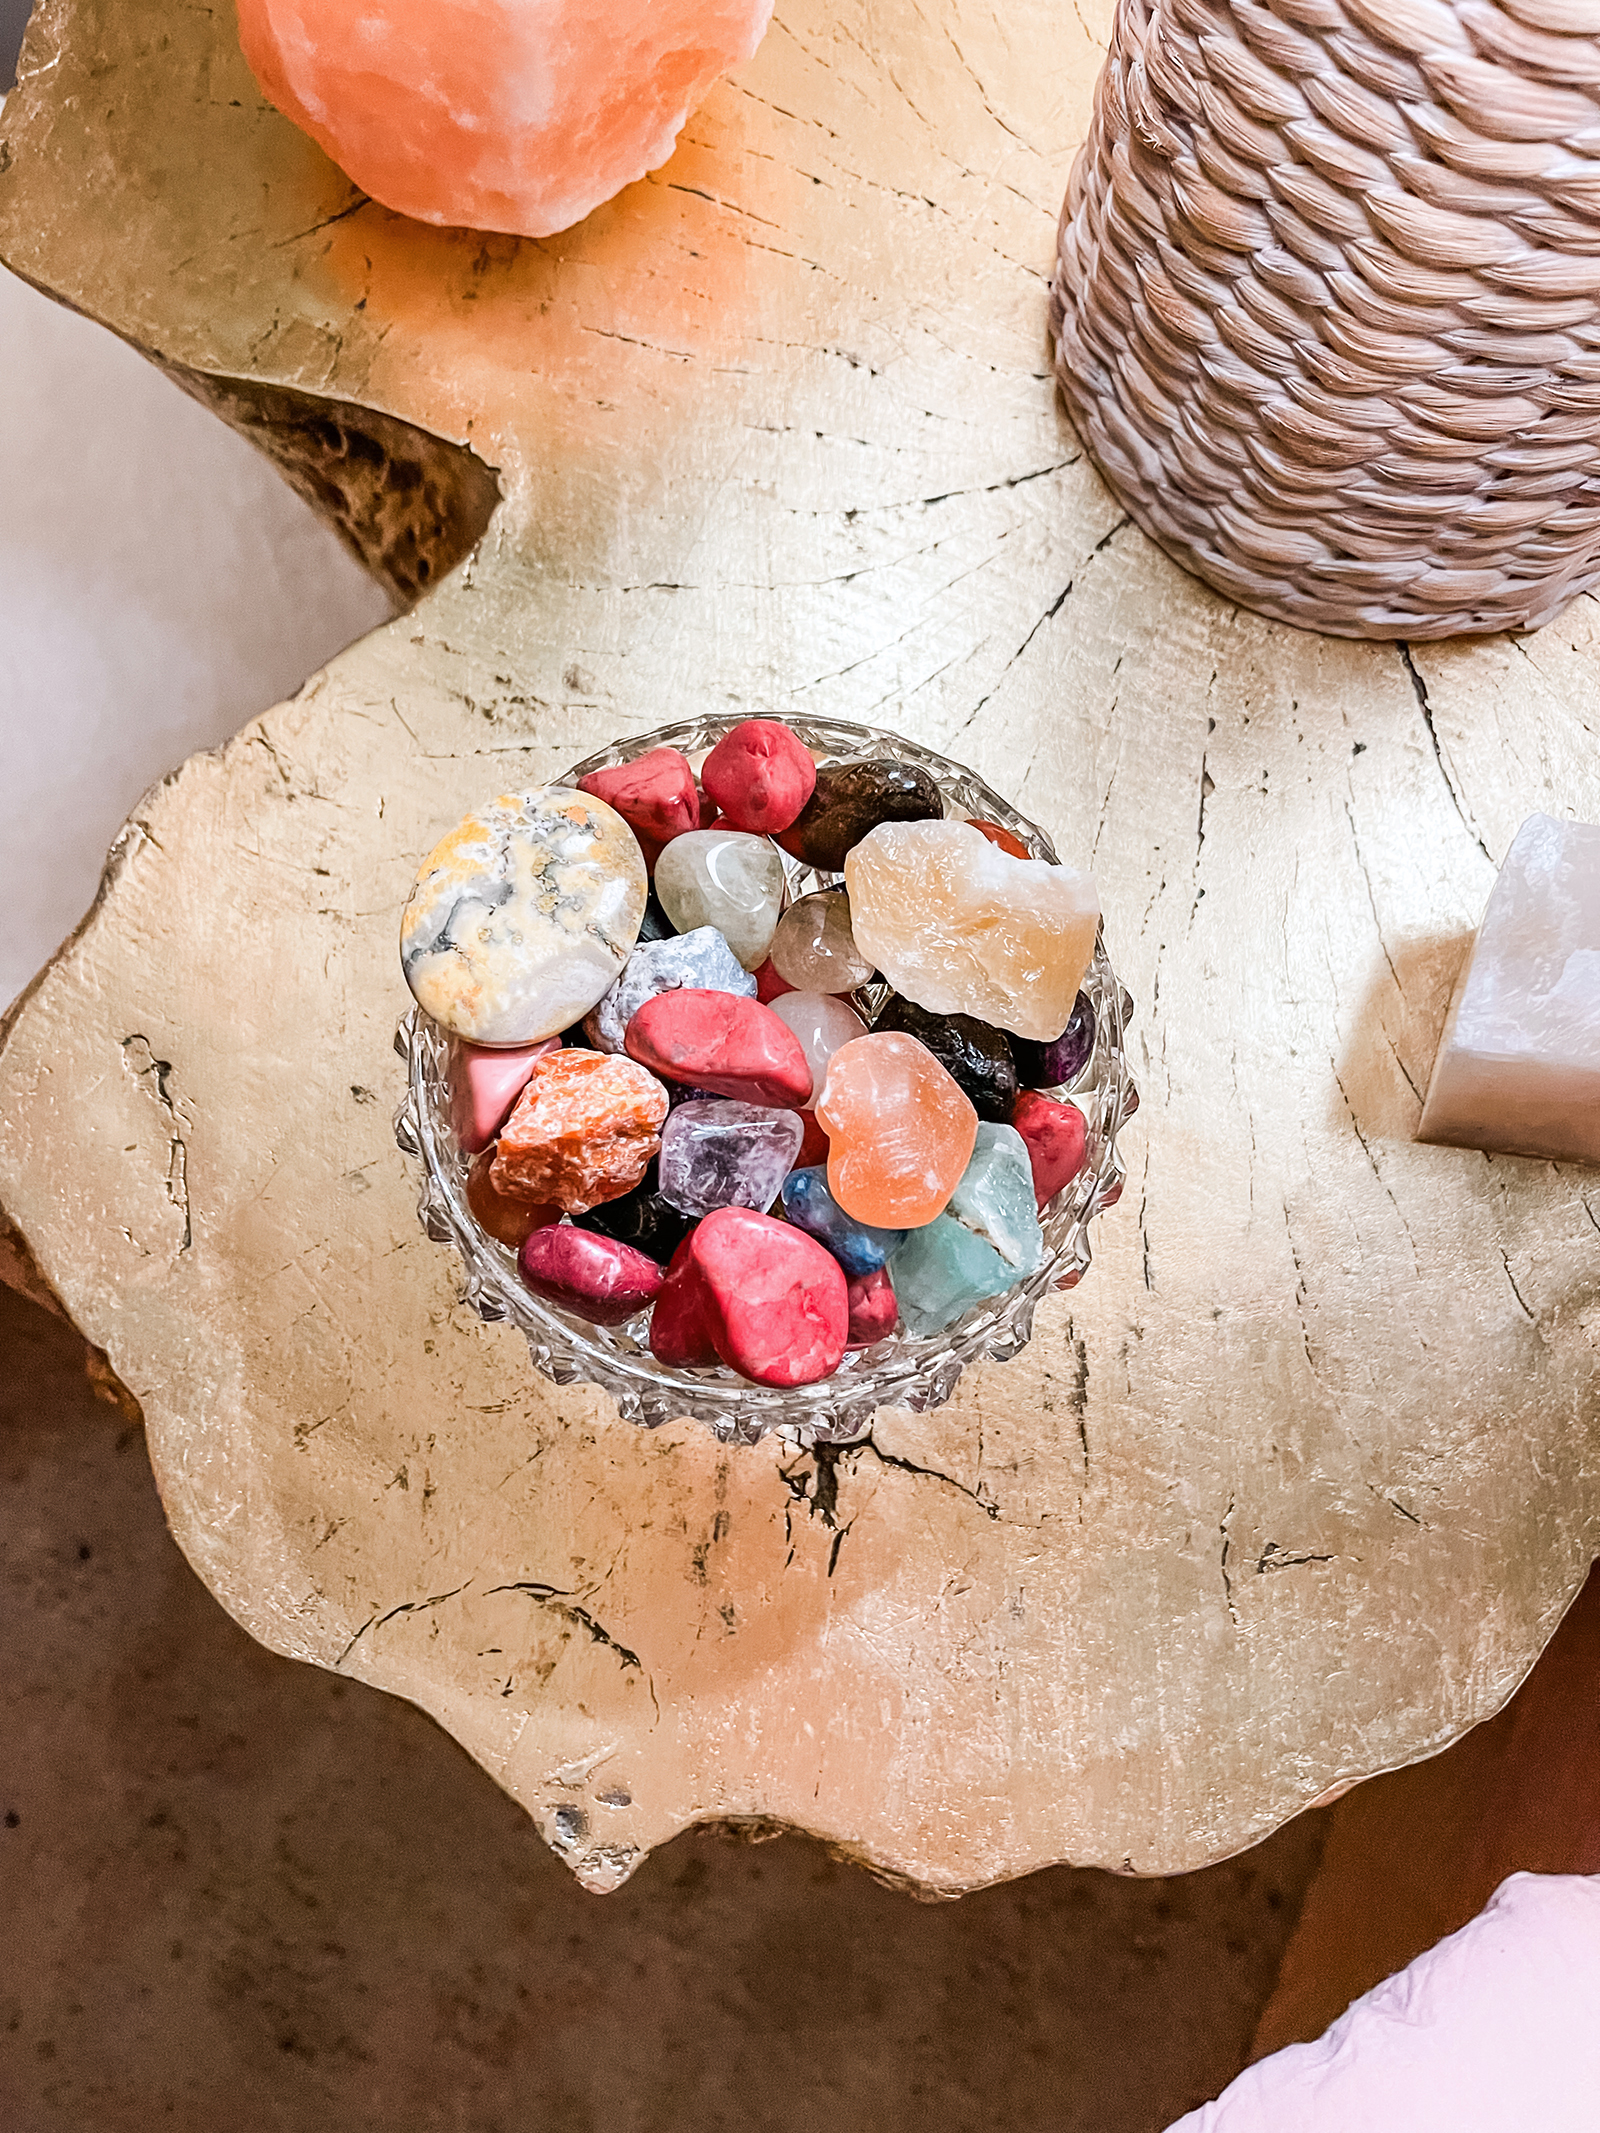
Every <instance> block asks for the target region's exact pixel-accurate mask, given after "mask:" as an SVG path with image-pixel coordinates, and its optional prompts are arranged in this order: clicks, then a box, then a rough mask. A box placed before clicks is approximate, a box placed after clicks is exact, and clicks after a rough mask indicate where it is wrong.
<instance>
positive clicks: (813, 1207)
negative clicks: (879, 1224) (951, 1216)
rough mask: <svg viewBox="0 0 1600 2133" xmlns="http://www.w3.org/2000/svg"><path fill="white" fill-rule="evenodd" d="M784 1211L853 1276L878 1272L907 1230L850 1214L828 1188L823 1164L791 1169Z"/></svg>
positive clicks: (784, 1193) (784, 1187) (787, 1179)
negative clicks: (879, 1226)
mask: <svg viewBox="0 0 1600 2133" xmlns="http://www.w3.org/2000/svg"><path fill="white" fill-rule="evenodd" d="M783 1211H784V1213H785V1214H786V1215H787V1216H788V1218H789V1220H790V1221H791V1222H792V1223H793V1224H794V1226H795V1228H796V1229H803V1230H804V1231H805V1232H806V1234H807V1235H808V1236H811V1237H815V1238H816V1240H817V1242H818V1243H819V1244H821V1245H824V1246H825V1247H826V1248H827V1249H828V1250H829V1251H830V1252H832V1254H833V1256H834V1258H835V1259H837V1260H838V1262H839V1264H840V1265H841V1266H842V1267H843V1268H844V1270H845V1272H846V1273H847V1274H849V1275H850V1276H851V1277H852V1279H853V1278H854V1277H856V1276H857V1275H860V1274H875V1273H876V1272H877V1271H878V1269H879V1267H881V1266H882V1265H883V1263H884V1261H885V1260H886V1259H887V1258H888V1256H889V1254H890V1253H891V1252H892V1251H894V1250H895V1249H896V1248H897V1247H898V1246H899V1243H900V1240H901V1238H902V1237H904V1236H905V1234H906V1232H905V1231H904V1230H903V1229H874V1228H872V1226H871V1225H870V1224H869V1223H866V1222H857V1221H856V1220H855V1219H854V1218H853V1217H852V1216H850V1215H847V1214H846V1213H845V1211H844V1209H843V1208H842V1207H841V1206H840V1205H839V1203H838V1201H837V1200H836V1199H835V1198H834V1197H833V1194H832V1193H831V1192H829V1190H828V1173H827V1171H826V1170H825V1169H824V1168H823V1167H822V1165H821V1164H817V1165H815V1166H813V1167H812V1168H811V1169H808V1170H791V1171H790V1173H789V1175H788V1176H787V1177H786V1178H785V1179H784V1181H783Z"/></svg>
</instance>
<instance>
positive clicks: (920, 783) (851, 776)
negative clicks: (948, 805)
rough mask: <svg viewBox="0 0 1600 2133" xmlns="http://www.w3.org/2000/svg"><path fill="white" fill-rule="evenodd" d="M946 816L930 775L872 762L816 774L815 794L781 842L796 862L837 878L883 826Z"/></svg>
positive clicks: (884, 761)
mask: <svg viewBox="0 0 1600 2133" xmlns="http://www.w3.org/2000/svg"><path fill="white" fill-rule="evenodd" d="M943 813H944V801H943V800H942V799H941V798H940V797H939V787H938V785H937V783H936V782H935V781H934V779H933V778H932V777H931V776H930V775H929V773H928V772H927V771H926V770H913V769H912V768H911V767H910V766H909V765H908V764H905V763H892V762H889V761H888V760H887V759H885V758H877V757H875V758H873V759H871V760H869V761H866V762H860V763H835V764H834V765H833V766H832V768H831V769H828V770H819V771H818V772H817V788H816V791H815V792H814V793H813V794H812V795H811V798H810V799H809V800H808V801H807V802H806V804H805V806H804V807H803V808H802V809H801V810H800V812H799V814H798V815H797V816H796V817H795V819H794V821H793V822H792V823H791V824H790V825H789V827H788V828H787V829H786V830H785V831H784V832H783V835H782V836H781V837H780V838H779V839H778V842H779V843H780V844H781V845H782V846H783V848H784V850H785V851H786V852H788V853H789V854H790V855H791V856H792V857H793V858H795V859H799V860H801V861H803V862H804V864H805V865H806V866H808V867H817V868H819V869H820V870H821V871H822V872H823V873H825V874H837V873H839V872H840V871H841V870H842V869H843V866H844V861H845V854H846V853H847V852H848V851H849V850H850V849H851V847H852V846H853V845H857V844H859V843H860V842H861V840H862V838H863V837H864V836H865V835H866V834H867V832H868V830H874V829H876V828H877V827H878V824H879V823H880V822H927V821H929V820H930V819H934V820H936V819H937V818H938V817H940V816H941V815H943Z"/></svg>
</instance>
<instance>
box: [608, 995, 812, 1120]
mask: <svg viewBox="0 0 1600 2133" xmlns="http://www.w3.org/2000/svg"><path fill="white" fill-rule="evenodd" d="M624 1042H625V1043H626V1045H627V1049H628V1056H629V1058H630V1059H636V1060H637V1061H638V1062H639V1064H640V1065H641V1066H644V1067H648V1068H649V1069H650V1071H651V1073H652V1074H659V1075H660V1076H661V1077H662V1078H663V1080H666V1081H686V1082H689V1083H691V1084H692V1085H693V1086H694V1087H695V1088H697V1089H709V1090H710V1091H711V1092H712V1094H713V1095H716V1096H731V1097H733V1098H734V1099H735V1100H736V1101H737V1102H740V1103H747V1104H767V1105H771V1106H773V1107H775V1108H778V1109H782V1110H794V1111H798V1110H799V1109H800V1108H801V1106H802V1105H804V1104H808V1103H809V1102H810V1101H811V1063H810V1061H809V1060H808V1059H807V1058H806V1055H805V1050H804V1048H803V1047H802V1045H801V1043H800V1040H799V1038H798V1037H796V1036H795V1034H794V1032H793V1031H792V1030H791V1029H789V1028H788V1027H787V1026H786V1025H785V1024H784V1023H783V1022H782V1021H780V1020H779V1018H778V1016H776V1015H775V1014H774V1013H773V1012H772V1009H771V1008H770V1007H763V1006H762V1005H761V1002H760V1001H759V1000H747V999H741V998H740V997H739V996H738V995H737V994H734V993H726V992H710V991H707V990H705V989H703V988H701V987H699V986H692V985H683V986H680V987H679V988H678V989H677V991H675V992H659V993H657V994H656V995H655V997H654V998H653V999H649V1000H646V1001H645V1003H644V1005H643V1006H642V1007H640V1008H639V1009H637V1010H636V1012H635V1013H634V1015H633V1017H632V1019H631V1020H630V1021H629V1023H628V1028H627V1033H626V1036H625V1038H624Z"/></svg>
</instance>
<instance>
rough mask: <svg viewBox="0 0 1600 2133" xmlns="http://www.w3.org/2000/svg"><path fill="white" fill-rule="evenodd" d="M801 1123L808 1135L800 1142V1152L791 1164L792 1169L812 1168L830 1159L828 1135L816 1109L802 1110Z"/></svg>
mask: <svg viewBox="0 0 1600 2133" xmlns="http://www.w3.org/2000/svg"><path fill="white" fill-rule="evenodd" d="M800 1123H801V1125H802V1126H804V1127H805V1129H806V1137H805V1139H804V1140H803V1141H802V1142H801V1143H800V1153H799V1154H798V1155H797V1156H796V1157H795V1159H794V1161H793V1163H791V1164H790V1166H789V1167H790V1169H791V1170H810V1169H813V1168H814V1167H815V1166H816V1165H817V1164H818V1163H826V1162H827V1160H828V1136H827V1134H826V1133H825V1132H824V1131H823V1129H822V1126H821V1123H820V1122H819V1120H818V1118H817V1114H816V1112H815V1111H802V1112H801V1113H800Z"/></svg>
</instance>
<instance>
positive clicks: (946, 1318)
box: [893, 1215, 1022, 1339]
mask: <svg viewBox="0 0 1600 2133" xmlns="http://www.w3.org/2000/svg"><path fill="white" fill-rule="evenodd" d="M893 1271H894V1292H895V1295H896V1296H897V1297H898V1298H899V1299H900V1317H901V1321H902V1323H903V1324H904V1326H905V1329H906V1331H907V1332H908V1333H910V1334H911V1335H912V1336H913V1337H915V1338H918V1339H920V1338H921V1337H922V1336H924V1335H925V1334H929V1333H942V1332H943V1331H944V1329H945V1327H946V1326H953V1325H954V1324H955V1322H956V1320H957V1319H958V1318H960V1317H962V1316H963V1314H964V1313H965V1312H967V1311H970V1310H971V1308H972V1306H973V1305H974V1304H977V1303H982V1302H983V1301H984V1300H985V1299H986V1298H987V1297H990V1296H1000V1295H1002V1294H1003V1293H1004V1292H1005V1291H1006V1290H1007V1289H1011V1288H1015V1286H1016V1284H1017V1283H1018V1281H1020V1280H1021V1278H1022V1277H1021V1275H1020V1274H1019V1273H1018V1272H1017V1270H1016V1268H1015V1267H1013V1266H1007V1265H1006V1263H1005V1261H1004V1260H1003V1259H1002V1258H1001V1256H1000V1254H999V1253H998V1252H997V1251H996V1250H995V1248H994V1246H993V1245H992V1244H985V1243H984V1241H983V1239H982V1238H981V1237H975V1236H974V1235H973V1234H972V1232H971V1230H970V1229H963V1228H962V1226H961V1224H960V1223H959V1222H957V1221H956V1220H955V1218H954V1216H952V1215H939V1216H937V1217H936V1218H935V1219H934V1220H933V1221H932V1222H928V1223H925V1224H924V1225H923V1227H922V1228H921V1229H914V1230H912V1231H910V1232H909V1234H908V1235H907V1237H906V1241H905V1243H904V1244H902V1245H901V1247H900V1249H899V1251H897V1252H896V1253H895V1255H894V1270H893Z"/></svg>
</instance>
